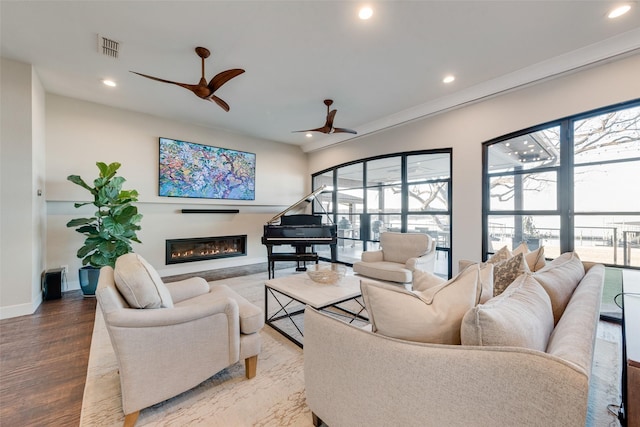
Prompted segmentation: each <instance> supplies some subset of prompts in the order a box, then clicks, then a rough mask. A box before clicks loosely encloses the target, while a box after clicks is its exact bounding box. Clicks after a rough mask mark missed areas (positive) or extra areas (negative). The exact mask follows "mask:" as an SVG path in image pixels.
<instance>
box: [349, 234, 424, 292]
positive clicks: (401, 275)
mask: <svg viewBox="0 0 640 427" xmlns="http://www.w3.org/2000/svg"><path fill="white" fill-rule="evenodd" d="M380 247H381V249H380V250H377V251H365V252H363V253H362V257H361V261H358V262H356V263H354V264H353V271H354V272H355V273H358V274H361V275H363V276H367V277H371V278H373V279H378V280H384V281H387V282H397V283H411V282H412V280H413V271H415V270H421V271H427V272H429V273H433V270H434V268H435V261H436V244H435V241H434V240H433V239H432V238H431V236H429V235H428V234H423V233H395V232H390V231H388V232H384V233H381V234H380Z"/></svg>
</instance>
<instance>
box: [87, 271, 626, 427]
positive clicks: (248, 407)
mask: <svg viewBox="0 0 640 427" xmlns="http://www.w3.org/2000/svg"><path fill="white" fill-rule="evenodd" d="M277 274H278V276H279V277H280V276H281V275H283V274H287V273H285V272H282V271H278V273H277ZM265 280H267V274H266V272H265V273H260V274H254V275H250V276H242V277H235V278H231V279H224V280H221V281H220V282H221V283H225V284H227V285H228V286H230V287H231V288H233V289H234V290H235V291H236V292H238V293H239V294H241V295H243V296H244V297H245V298H247V299H249V300H250V301H252V302H254V303H256V304H257V305H259V306H261V307H264V286H263V284H264V282H265ZM261 333H262V338H263V350H262V353H260V356H259V359H258V373H257V375H256V377H255V378H253V379H251V380H247V379H246V378H245V376H244V363H243V362H240V363H237V364H235V365H233V366H231V367H229V368H227V369H225V370H223V371H222V372H220V373H218V374H216V375H215V376H213V377H212V378H210V379H208V380H207V381H205V382H204V383H202V384H200V385H199V386H198V387H196V388H194V389H192V390H190V391H188V392H186V393H183V394H181V395H179V396H176V397H174V398H172V399H169V400H167V401H165V402H163V403H160V404H158V405H155V406H153V407H151V408H147V409H144V410H142V411H141V412H140V417H139V418H138V422H137V424H136V425H137V426H207V427H216V426H220V427H222V426H224V427H229V426H233V427H243V426H265V427H266V426H274V427H276V426H278V427H280V426H282V427H286V426H301V427H302V426H312V425H313V424H312V422H311V412H310V411H309V409H308V408H307V406H306V403H305V395H304V376H303V353H302V349H300V348H299V347H297V346H296V345H295V344H293V343H292V342H290V341H288V340H287V339H285V338H284V337H282V336H281V335H280V334H279V333H277V332H276V331H274V330H273V329H271V328H270V327H268V326H265V328H264V329H263V330H262V332H261ZM616 339H617V338H616V336H615V332H614V333H611V332H607V331H605V332H604V333H599V338H598V340H597V342H596V355H595V361H594V366H593V372H592V387H591V393H590V396H589V400H590V408H589V414H588V420H587V426H589V427H605V426H612V427H618V426H619V423H618V421H617V419H616V418H615V417H614V416H613V415H611V414H610V413H609V412H608V410H607V405H609V404H618V403H619V402H620V397H619V390H620V362H621V361H620V356H619V354H620V352H619V350H618V342H616ZM123 421H124V414H123V413H122V402H121V396H120V381H119V378H118V368H117V363H116V359H115V354H114V353H113V349H112V348H111V342H110V341H109V336H108V334H107V330H106V328H105V326H104V320H103V318H102V313H101V311H100V309H99V308H98V309H97V310H96V322H95V326H94V332H93V338H92V342H91V354H90V356H89V367H88V371H87V381H86V385H85V390H84V399H83V402H82V414H81V418H80V426H100V427H103V426H122V423H123Z"/></svg>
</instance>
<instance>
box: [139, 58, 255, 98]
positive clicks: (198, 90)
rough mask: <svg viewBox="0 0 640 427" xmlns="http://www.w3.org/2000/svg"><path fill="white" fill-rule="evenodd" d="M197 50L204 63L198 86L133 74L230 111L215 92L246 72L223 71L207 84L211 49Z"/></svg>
mask: <svg viewBox="0 0 640 427" xmlns="http://www.w3.org/2000/svg"><path fill="white" fill-rule="evenodd" d="M195 50H196V54H197V55H198V56H199V57H200V58H201V61H202V77H201V78H200V81H199V82H198V84H195V85H194V84H188V83H178V82H174V81H171V80H165V79H161V78H158V77H153V76H150V75H147V74H142V73H138V72H136V71H131V72H132V73H133V74H137V75H139V76H142V77H146V78H148V79H151V80H156V81H158V82H162V83H169V84H172V85H176V86H180V87H183V88H185V89H187V90H190V91H191V92H193V93H194V94H195V95H196V96H197V97H199V98H202V99H204V100H207V101H211V102H215V103H216V104H218V105H219V106H220V107H221V108H222V109H223V110H224V111H229V104H227V103H226V102H225V101H224V100H222V99H221V98H219V97H217V96H216V95H214V92H215V91H217V90H218V89H220V87H221V86H222V85H224V84H225V83H226V82H228V81H229V80H231V79H232V78H234V77H237V76H239V75H240V74H242V73H244V70H243V69H240V68H234V69H231V70H226V71H222V72H220V73H218V74H216V75H215V76H214V77H213V78H212V79H211V80H210V81H209V83H207V80H206V79H205V77H204V76H205V73H204V60H205V59H207V58H208V57H209V56H210V55H211V52H210V51H209V49H207V48H205V47H200V46H198V47H196V49H195Z"/></svg>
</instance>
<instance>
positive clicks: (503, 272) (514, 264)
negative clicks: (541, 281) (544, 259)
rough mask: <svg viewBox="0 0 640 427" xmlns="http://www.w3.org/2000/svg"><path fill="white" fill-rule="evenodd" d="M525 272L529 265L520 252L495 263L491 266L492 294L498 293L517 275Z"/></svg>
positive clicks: (496, 294) (527, 270)
mask: <svg viewBox="0 0 640 427" xmlns="http://www.w3.org/2000/svg"><path fill="white" fill-rule="evenodd" d="M526 272H529V267H528V266H527V263H526V262H525V260H524V255H523V254H522V253H520V254H518V255H516V256H514V257H511V258H509V259H507V260H505V261H501V262H498V263H495V264H494V267H493V295H494V296H498V295H500V294H501V293H502V292H504V290H505V289H506V288H507V286H509V285H510V284H511V283H512V282H513V281H514V280H516V278H517V277H518V276H520V275H522V274H524V273H526Z"/></svg>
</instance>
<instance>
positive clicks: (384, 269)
mask: <svg viewBox="0 0 640 427" xmlns="http://www.w3.org/2000/svg"><path fill="white" fill-rule="evenodd" d="M353 271H354V272H355V273H358V274H362V275H363V276H367V277H373V278H375V279H380V280H385V281H387V282H398V283H411V280H412V279H413V275H412V273H411V270H409V269H408V268H404V264H398V263H397V262H391V261H380V262H364V261H358V262H356V263H354V264H353Z"/></svg>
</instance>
